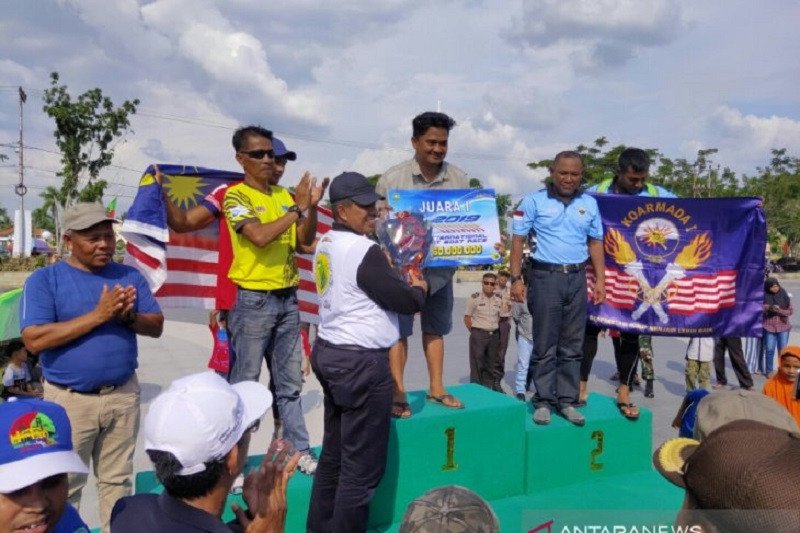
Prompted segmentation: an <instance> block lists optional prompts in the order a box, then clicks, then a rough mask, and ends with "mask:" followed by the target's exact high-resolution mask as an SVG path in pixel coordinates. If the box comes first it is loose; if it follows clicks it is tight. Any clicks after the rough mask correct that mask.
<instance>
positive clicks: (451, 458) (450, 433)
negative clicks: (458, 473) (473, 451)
mask: <svg viewBox="0 0 800 533" xmlns="http://www.w3.org/2000/svg"><path fill="white" fill-rule="evenodd" d="M444 436H445V437H446V438H447V451H446V456H445V463H444V464H443V465H442V470H443V471H445V472H447V471H449V470H457V469H458V465H457V464H456V461H455V450H456V428H447V429H445V430H444Z"/></svg>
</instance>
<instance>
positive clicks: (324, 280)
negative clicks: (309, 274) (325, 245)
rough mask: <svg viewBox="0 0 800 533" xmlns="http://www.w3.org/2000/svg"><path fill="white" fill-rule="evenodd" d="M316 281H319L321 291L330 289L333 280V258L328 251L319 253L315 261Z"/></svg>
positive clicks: (318, 288) (318, 285)
mask: <svg viewBox="0 0 800 533" xmlns="http://www.w3.org/2000/svg"><path fill="white" fill-rule="evenodd" d="M314 281H316V282H317V290H318V291H319V292H320V293H323V292H325V291H326V290H327V289H328V285H330V282H331V258H330V257H329V256H328V254H327V253H325V252H322V253H319V254H317V257H316V259H315V261H314Z"/></svg>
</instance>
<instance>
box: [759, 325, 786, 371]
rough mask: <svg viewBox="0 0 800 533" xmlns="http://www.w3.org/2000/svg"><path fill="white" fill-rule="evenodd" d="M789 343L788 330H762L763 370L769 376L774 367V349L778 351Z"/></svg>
mask: <svg viewBox="0 0 800 533" xmlns="http://www.w3.org/2000/svg"><path fill="white" fill-rule="evenodd" d="M787 344H789V332H788V331H781V332H780V333H772V332H771V331H767V330H764V352H765V353H764V372H765V373H766V374H767V375H768V376H769V375H770V374H772V372H773V370H774V369H775V349H776V348H777V350H778V353H781V350H783V349H784V348H786V345H787Z"/></svg>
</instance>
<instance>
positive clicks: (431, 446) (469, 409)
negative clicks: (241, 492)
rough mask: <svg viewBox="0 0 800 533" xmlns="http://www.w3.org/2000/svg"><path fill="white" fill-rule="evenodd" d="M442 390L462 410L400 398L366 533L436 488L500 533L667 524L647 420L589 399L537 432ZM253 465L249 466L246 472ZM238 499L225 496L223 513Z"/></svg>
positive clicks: (479, 391)
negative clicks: (642, 519)
mask: <svg viewBox="0 0 800 533" xmlns="http://www.w3.org/2000/svg"><path fill="white" fill-rule="evenodd" d="M449 390H450V391H451V392H452V393H453V394H455V395H456V396H457V397H458V398H459V399H461V400H462V401H463V402H464V404H465V409H462V410H455V409H448V408H446V407H444V406H441V405H438V404H434V403H430V402H426V401H425V393H424V392H423V391H416V392H412V393H409V395H408V400H409V403H410V404H411V409H412V411H413V413H414V415H413V416H412V417H411V418H409V419H405V420H394V421H393V422H392V426H391V433H390V437H389V454H388V462H387V465H386V473H385V475H384V477H383V480H382V481H381V484H380V485H379V486H378V489H377V491H376V493H375V496H374V498H373V501H372V505H371V508H370V520H369V527H370V528H371V529H372V530H373V531H396V530H397V528H398V527H399V522H400V521H401V519H402V517H403V513H404V512H405V508H406V506H407V505H408V503H409V502H410V501H411V500H413V499H414V498H416V497H418V496H419V495H421V494H422V493H424V492H425V491H427V490H429V489H431V488H434V487H439V486H442V485H461V486H464V487H467V488H469V489H471V490H473V491H475V492H477V493H478V494H480V495H481V496H482V497H483V498H484V499H486V500H488V501H489V502H490V503H491V505H492V507H493V509H494V510H495V512H496V513H497V516H498V519H499V520H500V522H501V529H502V531H504V532H505V531H509V532H518V531H522V532H526V533H527V532H529V531H535V530H536V528H537V527H539V528H540V529H539V530H540V531H547V525H548V524H549V527H550V529H551V530H552V531H561V528H558V527H557V526H558V524H559V521H560V520H564V518H563V517H569V516H573V515H575V513H576V512H578V513H579V512H580V510H598V509H599V510H607V511H608V510H626V511H630V510H635V509H639V510H644V511H646V512H647V515H646V516H647V517H648V519H652V520H663V521H666V522H667V523H669V521H670V520H671V518H672V517H674V515H675V511H676V510H677V509H678V508H679V507H680V505H681V502H682V499H683V493H682V491H680V490H678V489H677V488H676V487H674V486H673V485H671V484H669V483H668V482H667V481H665V480H664V479H663V478H662V477H661V476H660V475H659V474H658V473H656V472H655V471H654V470H653V468H652V465H651V462H650V457H651V438H652V437H651V431H652V429H651V424H652V415H651V413H650V411H649V410H647V409H645V408H640V409H641V416H640V418H639V420H637V421H630V420H626V419H625V418H623V417H622V416H620V414H619V412H618V411H617V408H616V405H615V403H614V399H613V398H609V397H607V396H601V395H599V394H591V395H590V397H589V402H588V405H587V406H586V407H584V408H582V409H581V412H582V413H584V415H585V416H586V420H587V422H586V425H585V426H583V427H576V426H573V425H572V424H570V423H569V422H567V421H566V420H564V419H562V418H561V417H559V416H557V415H555V414H554V416H553V419H552V422H551V423H550V424H549V425H547V426H537V425H535V424H533V422H532V406H531V404H530V403H522V402H520V401H519V400H517V399H515V398H512V397H510V396H506V395H503V394H499V393H497V392H493V391H490V390H488V389H486V388H484V387H481V386H479V385H474V384H468V385H458V386H454V387H450V388H449ZM260 461H261V456H252V457H250V459H249V461H248V464H249V465H257V464H258V463H259V462H260ZM312 481H313V478H312V477H310V476H307V475H304V474H301V473H297V474H295V475H294V476H293V477H292V480H291V482H290V483H289V489H288V505H289V513H288V519H287V524H286V531H287V532H291V533H294V532H301V531H304V530H305V519H306V514H307V511H308V506H309V501H310V494H311V484H312ZM161 490H162V489H161V487H160V485H159V484H158V481H157V480H156V479H155V476H154V474H153V472H141V473H139V474H138V475H137V477H136V492H137V493H140V492H160V491H161ZM239 498H240V496H238V495H231V496H230V498H229V500H230V501H229V503H231V502H233V501H236V500H237V499H239ZM229 507H230V506H229V505H228V506H226V509H229ZM223 518H224V519H225V520H229V519H232V518H233V516H232V513H230V511H229V510H227V511H226V514H225V516H224V517H223Z"/></svg>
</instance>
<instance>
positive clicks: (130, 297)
mask: <svg viewBox="0 0 800 533" xmlns="http://www.w3.org/2000/svg"><path fill="white" fill-rule="evenodd" d="M122 299H123V300H122V301H123V306H122V311H120V313H119V319H120V320H122V321H125V319H126V318H127V317H129V316H130V315H131V313H133V312H134V305H135V304H136V287H134V286H133V285H128V286H127V287H125V288H124V289H122Z"/></svg>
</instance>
